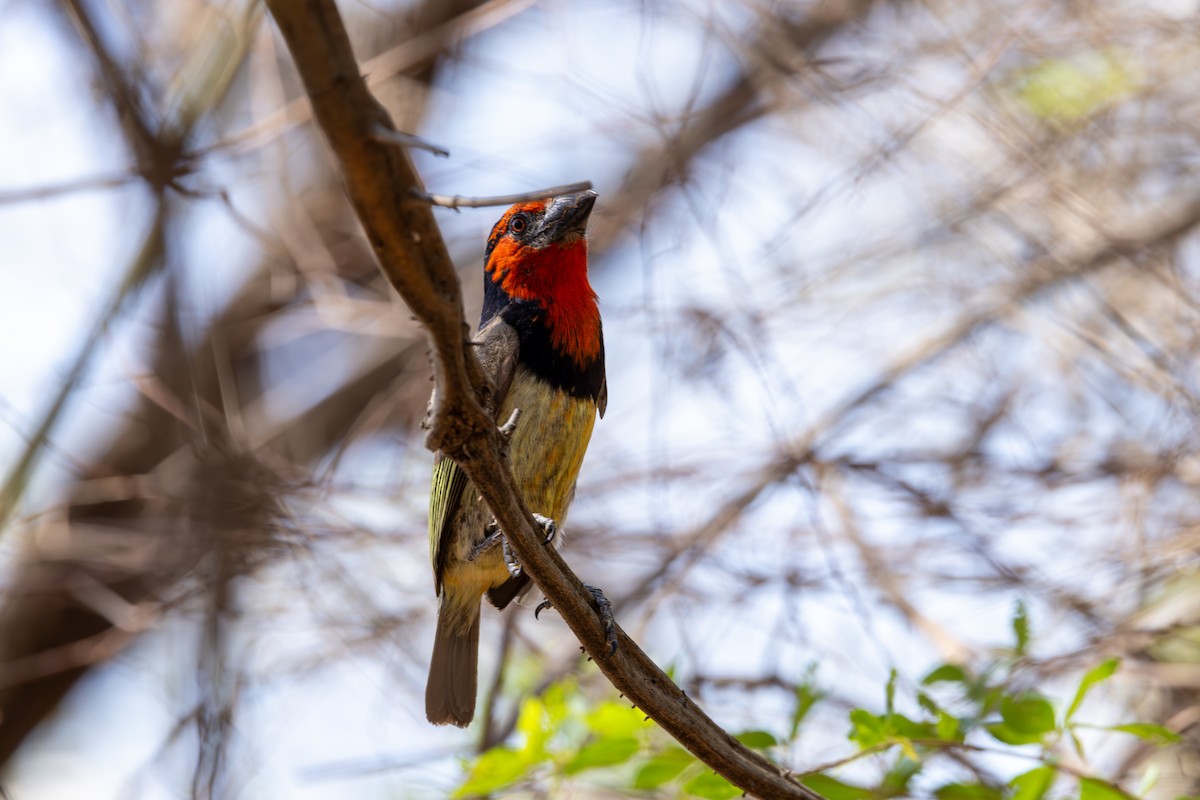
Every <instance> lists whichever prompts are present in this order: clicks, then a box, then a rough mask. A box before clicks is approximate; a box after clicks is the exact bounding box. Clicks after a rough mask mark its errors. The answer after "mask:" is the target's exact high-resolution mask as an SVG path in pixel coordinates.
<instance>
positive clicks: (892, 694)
mask: <svg viewBox="0 0 1200 800" xmlns="http://www.w3.org/2000/svg"><path fill="white" fill-rule="evenodd" d="M886 708H887V713H888V715H891V714H892V713H894V712H895V710H896V670H895V668H893V669H892V671H891V672H890V673H889V674H888V682H887V706H886Z"/></svg>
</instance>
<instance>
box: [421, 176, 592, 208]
mask: <svg viewBox="0 0 1200 800" xmlns="http://www.w3.org/2000/svg"><path fill="white" fill-rule="evenodd" d="M591 188H592V182H591V181H579V182H578V183H568V184H564V185H562V186H551V187H550V188H549V189H537V190H536V191H532V192H522V193H521V194H502V195H498V196H496V197H462V196H460V195H449V194H429V193H427V192H422V191H414V192H413V196H414V197H419V198H420V199H422V200H424V201H425V202H426V203H429V204H431V205H435V206H440V207H442V208H488V207H489V206H511V205H512V204H513V203H527V202H529V201H530V200H545V199H547V198H549V197H558V196H559V195H560V194H574V193H575V192H585V191H587V190H588V189H591Z"/></svg>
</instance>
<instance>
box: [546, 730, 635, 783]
mask: <svg viewBox="0 0 1200 800" xmlns="http://www.w3.org/2000/svg"><path fill="white" fill-rule="evenodd" d="M637 751H638V740H637V739H634V738H633V737H621V738H616V739H600V740H599V741H595V742H592V743H590V744H586V745H584V746H583V747H582V748H581V749H580V750H579V752H578V753H576V754H575V757H574V758H573V759H571V760H570V761H568V762H567V763H566V764H565V765H564V766H563V772H564V773H566V774H567V775H574V774H575V773H576V772H582V771H583V770H585V769H595V768H596V767H611V766H615V765H617V764H623V763H625V762H626V761H628V760H629V759H630V758H631V757H632V756H633V754H634V753H636V752H637Z"/></svg>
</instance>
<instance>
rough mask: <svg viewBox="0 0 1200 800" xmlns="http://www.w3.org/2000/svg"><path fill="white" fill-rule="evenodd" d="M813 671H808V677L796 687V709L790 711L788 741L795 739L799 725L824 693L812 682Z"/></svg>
mask: <svg viewBox="0 0 1200 800" xmlns="http://www.w3.org/2000/svg"><path fill="white" fill-rule="evenodd" d="M812 672H813V670H812V669H810V670H809V676H808V677H806V679H805V681H804V683H801V684H800V685H798V686H797V687H796V707H795V708H794V709H793V710H792V724H791V727H790V728H789V733H788V739H795V738H796V732H797V731H799V730H800V725H801V724H802V723H803V722H804V718H805V717H807V716H808V712H809V711H811V710H812V707H813V706H815V705H816V704H817V701H819V700H820V699H821V698H823V697H824V696H825V693H824V692H822V691H821V690H819V689H817V688H816V686H815V685H814V684H813V682H812V678H811V675H812Z"/></svg>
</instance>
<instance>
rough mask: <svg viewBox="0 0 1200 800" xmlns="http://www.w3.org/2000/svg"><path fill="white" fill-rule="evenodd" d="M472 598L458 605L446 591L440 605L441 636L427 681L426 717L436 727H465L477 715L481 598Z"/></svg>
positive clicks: (437, 638) (436, 642) (439, 624)
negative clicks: (476, 689)
mask: <svg viewBox="0 0 1200 800" xmlns="http://www.w3.org/2000/svg"><path fill="white" fill-rule="evenodd" d="M472 599H473V602H466V603H463V602H458V598H455V597H454V596H452V595H451V594H450V593H449V592H448V591H446V590H445V589H443V592H442V597H441V602H440V603H439V604H438V621H437V633H436V634H434V640H433V657H432V658H431V659H430V661H429V679H428V680H427V681H426V682H425V716H426V717H428V719H429V721H430V722H432V723H433V724H434V725H446V724H447V723H448V724H451V725H457V726H458V727H460V728H465V727H467V725H469V724H470V723H471V719H472V717H474V716H475V684H476V676H477V673H478V670H479V600H480V598H479V597H478V596H475V597H474V598H472Z"/></svg>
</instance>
